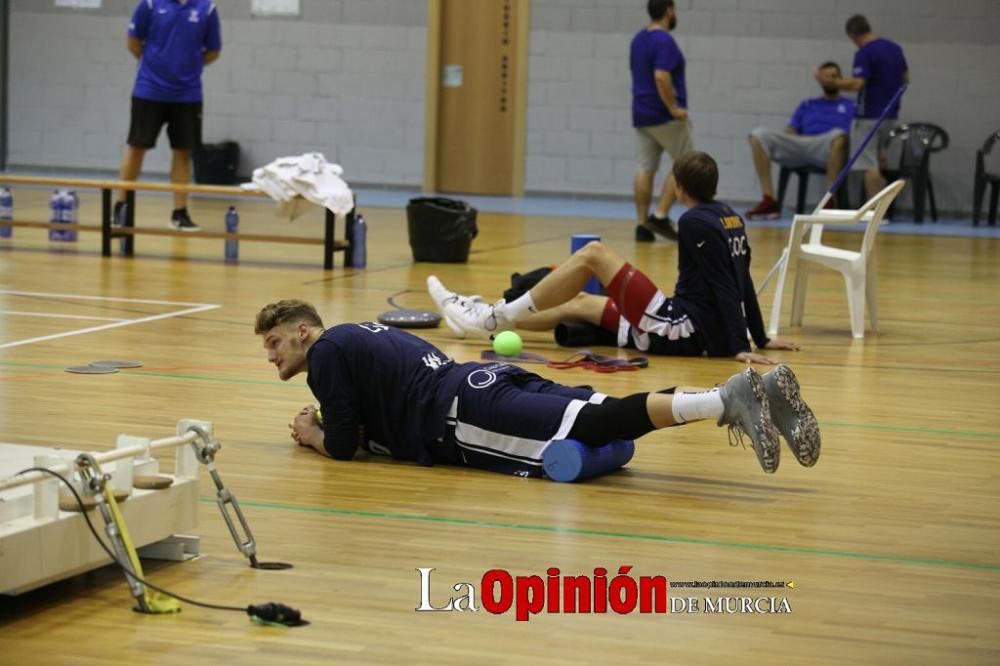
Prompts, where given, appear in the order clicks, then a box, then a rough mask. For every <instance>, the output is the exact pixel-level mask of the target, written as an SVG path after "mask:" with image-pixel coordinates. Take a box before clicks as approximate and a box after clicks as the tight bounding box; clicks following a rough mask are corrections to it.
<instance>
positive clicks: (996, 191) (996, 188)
mask: <svg viewBox="0 0 1000 666" xmlns="http://www.w3.org/2000/svg"><path fill="white" fill-rule="evenodd" d="M997 203H1000V183H991V184H990V216H989V218H988V220H989V224H990V226H993V225H995V224H996V223H997Z"/></svg>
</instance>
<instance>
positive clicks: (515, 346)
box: [493, 331, 524, 356]
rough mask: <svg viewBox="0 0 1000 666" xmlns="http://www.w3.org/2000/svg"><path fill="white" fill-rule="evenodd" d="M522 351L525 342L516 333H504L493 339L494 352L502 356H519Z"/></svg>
mask: <svg viewBox="0 0 1000 666" xmlns="http://www.w3.org/2000/svg"><path fill="white" fill-rule="evenodd" d="M522 349H524V342H522V341H521V336H520V335H518V334H517V333H515V332H514V331H504V332H503V333H500V334H499V335H497V336H496V337H495V338H493V351H495V352H496V353H497V354H498V355H500V356H517V355H518V354H520V353H521V350H522Z"/></svg>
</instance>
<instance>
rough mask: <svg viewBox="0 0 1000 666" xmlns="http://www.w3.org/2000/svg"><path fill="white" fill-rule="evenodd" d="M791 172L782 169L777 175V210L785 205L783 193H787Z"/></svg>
mask: <svg viewBox="0 0 1000 666" xmlns="http://www.w3.org/2000/svg"><path fill="white" fill-rule="evenodd" d="M791 175H792V172H791V171H789V170H788V169H786V168H784V167H782V168H781V171H780V172H779V173H778V208H781V207H782V206H784V205H785V193H786V192H787V191H788V177H789V176H791Z"/></svg>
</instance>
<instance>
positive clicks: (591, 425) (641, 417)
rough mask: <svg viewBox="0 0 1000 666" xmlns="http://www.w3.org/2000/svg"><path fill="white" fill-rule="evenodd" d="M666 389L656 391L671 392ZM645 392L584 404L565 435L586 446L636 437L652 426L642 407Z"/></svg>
mask: <svg viewBox="0 0 1000 666" xmlns="http://www.w3.org/2000/svg"><path fill="white" fill-rule="evenodd" d="M673 392H674V389H672V388H670V389H666V390H664V391H660V393H673ZM648 395H649V394H648V393H633V394H632V395H630V396H627V397H624V398H607V399H606V400H605V401H604V402H603V403H601V404H600V405H594V404H587V405H585V406H584V407H583V409H581V410H580V413H579V414H577V416H576V422H575V423H574V424H573V428H572V429H571V430H570V431H569V438H570V439H575V440H578V441H580V442H583V443H584V444H586V445H587V446H603V445H604V444H607V443H608V442H610V441H612V440H615V439H638V438H640V437H642V436H643V435H646V434H649V433H651V432H653V431H654V430H656V427H655V426H654V425H653V422H652V421H650V420H649V413H648V412H647V411H646V397H647V396H648Z"/></svg>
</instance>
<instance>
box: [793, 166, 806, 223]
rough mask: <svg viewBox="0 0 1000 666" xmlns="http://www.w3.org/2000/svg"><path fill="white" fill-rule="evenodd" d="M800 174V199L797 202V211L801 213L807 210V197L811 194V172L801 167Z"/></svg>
mask: <svg viewBox="0 0 1000 666" xmlns="http://www.w3.org/2000/svg"><path fill="white" fill-rule="evenodd" d="M797 173H798V174H799V200H798V201H797V202H795V212H796V213H798V214H799V215H801V214H802V213H804V212H806V197H807V196H808V194H809V172H808V171H806V170H805V169H801V170H799V171H798V172H797Z"/></svg>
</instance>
